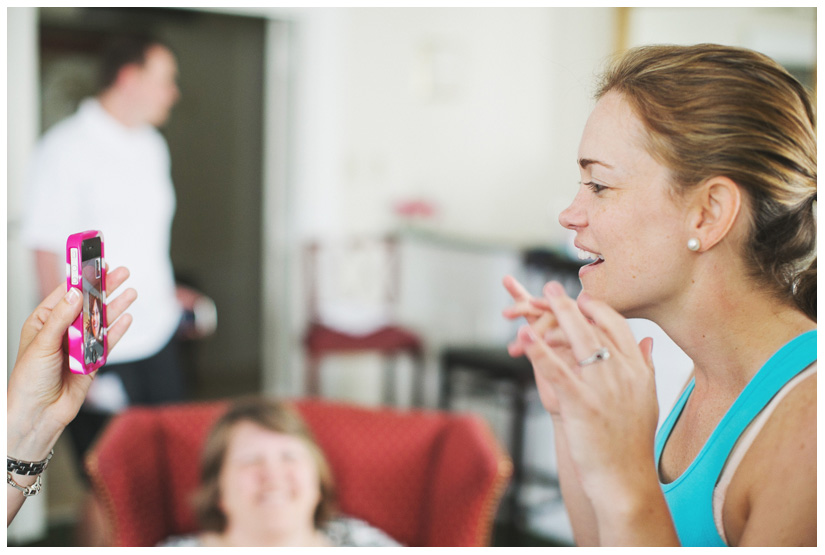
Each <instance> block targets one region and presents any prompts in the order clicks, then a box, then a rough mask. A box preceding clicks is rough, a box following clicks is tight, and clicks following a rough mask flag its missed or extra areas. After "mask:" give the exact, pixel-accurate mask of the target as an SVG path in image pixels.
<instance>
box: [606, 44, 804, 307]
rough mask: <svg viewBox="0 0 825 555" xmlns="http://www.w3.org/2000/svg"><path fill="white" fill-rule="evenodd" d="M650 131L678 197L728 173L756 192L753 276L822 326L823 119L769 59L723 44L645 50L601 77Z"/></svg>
mask: <svg viewBox="0 0 825 555" xmlns="http://www.w3.org/2000/svg"><path fill="white" fill-rule="evenodd" d="M609 91H615V92H618V93H620V94H621V95H622V96H623V98H624V99H625V100H626V101H628V102H629V103H630V105H631V106H632V107H633V109H634V111H635V113H636V114H637V115H638V116H639V117H640V119H641V120H642V121H643V123H644V125H645V127H646V129H647V133H648V136H647V140H648V144H647V149H648V151H649V152H650V154H651V155H652V156H653V157H654V158H656V159H657V160H658V161H659V162H660V163H662V164H664V165H665V166H667V167H668V168H669V169H670V172H671V176H672V178H673V182H674V184H675V187H676V190H677V191H685V190H686V189H688V188H690V187H691V186H694V185H698V184H700V183H702V182H704V181H706V180H707V179H709V178H711V177H716V176H725V177H728V178H730V179H731V180H733V181H734V182H735V183H737V184H738V185H739V186H740V187H742V188H743V189H744V191H745V192H746V193H747V195H748V197H749V200H750V202H749V203H746V206H749V207H750V214H749V220H750V223H751V230H750V236H749V239H748V241H747V244H746V245H745V248H744V253H743V255H744V257H745V260H746V262H747V264H748V267H749V270H750V277H752V278H756V279H757V280H759V281H760V282H762V283H764V284H767V285H768V286H769V287H771V288H772V289H773V290H774V291H776V293H777V295H779V296H780V297H781V298H784V299H786V300H788V301H793V302H795V303H796V306H797V307H798V308H799V309H800V310H802V311H803V312H805V314H806V315H808V316H809V317H810V318H812V319H813V320H816V218H815V214H814V206H813V204H814V202H815V201H816V115H815V112H814V106H813V103H812V100H811V97H810V95H809V93H808V91H807V90H806V89H805V88H804V87H803V86H802V84H800V83H799V82H798V81H797V80H796V79H795V78H794V77H793V76H791V74H790V73H788V72H787V71H786V70H785V69H784V68H782V67H781V66H780V65H779V64H777V63H776V62H775V61H773V60H772V59H770V58H769V57H767V56H765V55H763V54H760V53H758V52H754V51H752V50H747V49H744V48H735V47H730V46H721V45H716V44H698V45H695V46H670V45H659V46H645V47H640V48H635V49H632V50H630V51H628V52H626V53H624V54H623V55H622V56H621V57H620V58H619V59H618V60H617V61H616V62H615V63H614V64H613V65H612V66H611V67H610V68H609V69H608V70H607V71H606V72H605V73H604V75H603V76H602V80H601V83H600V86H599V88H598V91H597V93H596V98H601V97H602V96H603V95H604V94H606V93H607V92H609Z"/></svg>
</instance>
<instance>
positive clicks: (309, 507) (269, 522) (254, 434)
mask: <svg viewBox="0 0 825 555" xmlns="http://www.w3.org/2000/svg"><path fill="white" fill-rule="evenodd" d="M195 511H196V513H197V516H198V519H199V521H200V523H201V527H202V530H203V531H202V532H201V533H200V534H196V535H190V536H176V537H172V538H169V539H167V540H166V541H165V542H163V543H162V544H161V546H166V547H169V546H179V547H192V546H224V547H228V546H233V547H250V546H273V547H274V546H290V547H313V546H314V547H324V546H348V547H367V546H385V547H386V546H398V545H399V544H398V543H397V542H395V541H394V540H393V539H392V538H390V537H389V536H387V535H386V534H384V533H383V532H382V531H380V530H378V529H376V528H374V527H372V526H370V525H369V524H367V523H366V522H364V521H362V520H358V519H355V518H346V517H341V516H340V515H337V514H336V510H335V488H334V484H333V481H332V473H331V471H330V468H329V465H328V463H327V461H326V458H325V457H324V455H323V453H322V452H321V448H320V447H319V446H318V444H317V443H315V440H314V439H313V438H312V435H311V434H310V432H309V429H308V428H307V426H306V424H305V423H304V422H303V420H302V419H301V418H300V416H298V414H297V413H296V412H294V411H293V410H291V409H289V408H287V407H286V406H284V405H283V404H281V403H279V402H277V401H274V400H269V399H265V398H257V397H252V398H248V399H243V400H240V401H237V402H235V403H234V404H233V405H232V406H231V407H230V409H229V411H228V412H227V413H226V414H224V415H223V416H222V417H221V418H220V419H219V420H218V421H217V422H216V423H215V425H214V427H213V428H212V430H211V432H210V434H209V437H208V438H207V440H206V445H205V446H204V450H203V454H202V456H201V487H200V490H199V491H198V492H197V494H196V496H195Z"/></svg>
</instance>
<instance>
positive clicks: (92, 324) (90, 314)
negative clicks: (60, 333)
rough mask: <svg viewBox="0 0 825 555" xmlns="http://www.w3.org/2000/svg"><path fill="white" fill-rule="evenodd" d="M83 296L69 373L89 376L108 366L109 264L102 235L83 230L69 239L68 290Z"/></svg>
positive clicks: (73, 329) (74, 326)
mask: <svg viewBox="0 0 825 555" xmlns="http://www.w3.org/2000/svg"><path fill="white" fill-rule="evenodd" d="M69 287H74V288H75V289H77V290H79V291H80V292H81V293H82V295H83V310H82V311H81V312H80V315H78V317H77V319H76V320H75V321H74V323H72V325H71V327H69V332H68V333H69V370H71V371H72V372H73V373H75V374H89V373H91V372H94V371H95V370H97V369H98V368H100V367H101V366H103V365H104V364H106V355H107V354H108V352H109V349H108V344H107V342H106V326H107V320H106V263H105V261H104V258H103V234H102V233H101V232H100V231H84V232H82V233H75V234H73V235H70V236H69V238H68V239H67V240H66V290H67V291H68V288H69Z"/></svg>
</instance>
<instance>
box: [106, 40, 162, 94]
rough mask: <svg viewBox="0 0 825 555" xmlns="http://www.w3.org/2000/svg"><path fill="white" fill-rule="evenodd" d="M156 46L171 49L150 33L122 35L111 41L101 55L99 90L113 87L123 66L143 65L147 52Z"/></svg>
mask: <svg viewBox="0 0 825 555" xmlns="http://www.w3.org/2000/svg"><path fill="white" fill-rule="evenodd" d="M154 46H162V47H164V48H167V49H169V46H168V45H166V43H164V42H163V41H161V40H159V39H158V38H157V37H152V36H149V35H120V36H118V37H117V38H115V39H113V40H112V41H110V42H109V43H108V44H107V46H106V48H105V49H104V50H103V54H102V57H101V64H100V88H99V90H100V91H105V90H106V89H108V88H109V87H111V86H112V85H113V84H114V83H115V80H117V74H118V73H119V72H120V70H121V69H123V67H125V66H127V65H129V64H137V65H143V64H144V62H146V53H147V52H148V51H149V49H150V48H152V47H154ZM170 50H171V49H170Z"/></svg>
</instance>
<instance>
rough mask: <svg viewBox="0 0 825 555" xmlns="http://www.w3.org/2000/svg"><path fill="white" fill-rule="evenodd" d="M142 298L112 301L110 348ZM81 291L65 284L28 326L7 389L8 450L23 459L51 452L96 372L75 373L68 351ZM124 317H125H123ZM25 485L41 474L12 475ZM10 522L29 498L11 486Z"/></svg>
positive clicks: (117, 276) (117, 278)
mask: <svg viewBox="0 0 825 555" xmlns="http://www.w3.org/2000/svg"><path fill="white" fill-rule="evenodd" d="M128 276H129V271H128V270H127V269H126V268H118V269H116V270H114V271H112V272H110V273H109V275H108V278H109V285H110V287H111V291H114V290H116V289H117V288H118V287H119V286H120V285H121V284H122V283H123V282H124V281H125V280H126V278H127V277H128ZM136 297H137V293H136V292H135V290H134V289H127V290H126V291H124V292H123V293H122V294H121V295H119V296H118V297H116V298H115V299H114V300H112V302H111V303H109V305H108V307H107V309H108V314H109V318H110V321H112V322H114V323H113V324H112V325H111V326H110V327H109V331H108V336H109V348H110V349H111V348H113V347H114V346H115V345H116V344H117V342H118V341H119V340H120V338H121V337H122V336H123V334H124V333H125V332H126V330H127V329H128V327H129V325H130V324H131V316H130V315H128V314H125V315H124V314H123V312H124V311H125V310H126V309H127V308H128V307H129V305H131V304H132V302H133V301H134V300H135V298H136ZM82 304H83V302H82V298H81V295H80V294H79V293H77V290H76V289H72V290H70V291H69V292H67V291H66V286H65V285H59V286H58V287H57V288H56V289H55V290H54V291H52V293H51V294H49V295H48V296H47V297H46V298H45V299H44V300H43V302H42V303H40V305H39V306H38V307H37V308H36V309H35V310H34V312H33V313H32V314H31V316H29V317H28V319H27V320H26V322H25V323H24V324H23V330H22V332H21V334H20V349H19V351H18V354H17V361H16V362H15V364H14V369H13V370H12V373H11V377H10V378H9V383H8V389H7V406H6V416H7V420H6V432H7V433H6V454H7V455H8V456H9V457H13V458H15V459H17V460H20V461H31V462H37V461H41V460H43V459H45V458H46V457H47V455H48V454H49V452H50V450H51V449H52V447H54V444H55V443H56V442H57V439H58V438H59V437H60V434H61V433H62V432H63V429H64V428H65V427H66V425H67V424H68V423H69V422H71V421H72V419H74V417H75V416H76V415H77V411H78V410H80V406H81V405H82V404H83V400H84V399H85V397H86V393H87V392H88V390H89V386H90V385H91V383H92V380H93V379H94V374H90V375H82V374H73V373H71V372H70V371H69V368H68V359H67V357H66V354H65V352H64V347H63V344H64V337H65V335H66V330H67V329H68V328H69V326H70V325H71V324H72V322H73V321H74V320H75V318H76V317H77V315H78V314H80V310H81V307H82ZM121 315H123V316H122V317H121ZM12 479H13V480H14V481H15V483H17V484H19V485H20V486H23V487H25V486H30V485H32V484H33V483H34V482H35V480H36V477H35V476H25V475H24V476H21V475H18V474H12ZM6 494H7V495H6V498H7V504H6V508H7V515H8V516H7V524H10V523H11V521H12V519H14V516H15V515H16V514H17V512H18V511H19V510H20V507H21V506H22V505H23V502H24V501H25V497H24V496H23V494H22V492H20V491H19V490H18V489H16V488H14V487H12V486H11V485H7V486H6Z"/></svg>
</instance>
